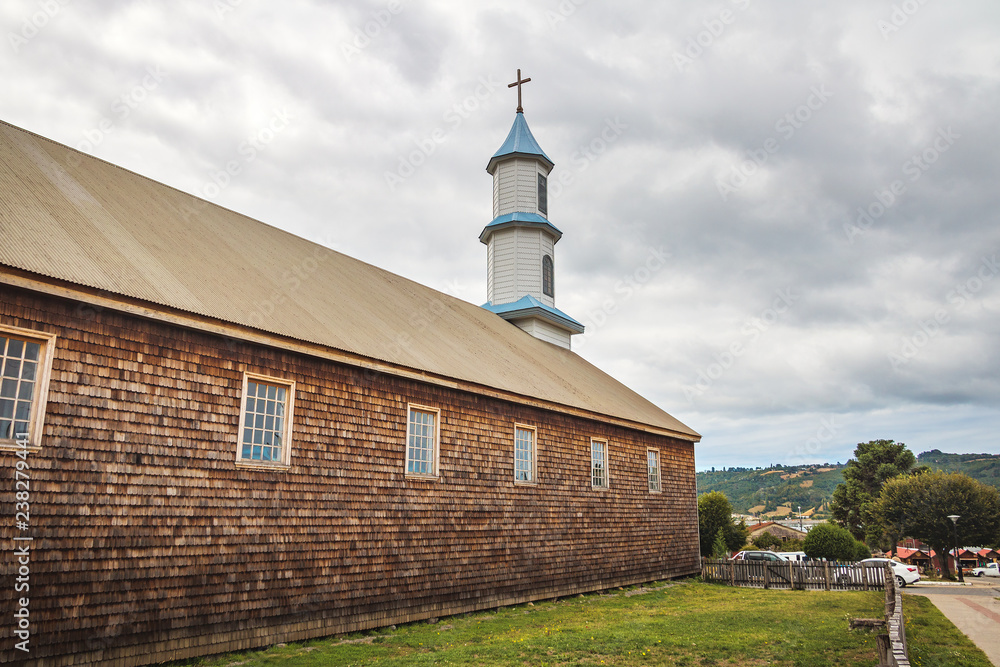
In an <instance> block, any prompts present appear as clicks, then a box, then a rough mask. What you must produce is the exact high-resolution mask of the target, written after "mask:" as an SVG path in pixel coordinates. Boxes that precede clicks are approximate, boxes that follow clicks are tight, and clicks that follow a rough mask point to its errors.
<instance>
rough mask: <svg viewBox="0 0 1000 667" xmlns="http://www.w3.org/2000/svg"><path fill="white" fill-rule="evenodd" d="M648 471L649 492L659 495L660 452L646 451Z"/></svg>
mask: <svg viewBox="0 0 1000 667" xmlns="http://www.w3.org/2000/svg"><path fill="white" fill-rule="evenodd" d="M646 469H647V471H648V476H649V490H650V491H651V492H653V493H659V492H660V491H661V490H662V489H661V486H660V452H659V451H658V450H656V449H647V450H646Z"/></svg>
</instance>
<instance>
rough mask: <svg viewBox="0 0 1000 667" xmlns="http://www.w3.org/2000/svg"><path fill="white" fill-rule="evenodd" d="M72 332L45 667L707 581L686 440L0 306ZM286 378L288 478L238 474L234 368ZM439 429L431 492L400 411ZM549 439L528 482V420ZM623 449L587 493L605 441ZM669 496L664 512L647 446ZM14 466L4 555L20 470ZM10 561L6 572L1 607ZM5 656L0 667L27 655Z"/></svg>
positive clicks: (221, 342)
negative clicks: (701, 576)
mask: <svg viewBox="0 0 1000 667" xmlns="http://www.w3.org/2000/svg"><path fill="white" fill-rule="evenodd" d="M0 322H2V323H4V324H7V325H12V326H19V327H25V328H32V329H39V330H44V331H48V332H53V333H56V334H57V335H58V339H57V349H56V351H55V360H54V363H53V369H52V377H51V384H50V390H49V400H48V407H47V415H46V419H45V430H44V440H43V446H42V449H41V450H40V451H38V452H35V453H32V454H31V455H30V458H29V461H30V464H31V475H32V481H31V484H32V497H31V511H32V515H31V516H32V527H31V531H32V532H31V534H32V535H33V537H34V542H33V545H32V563H31V568H32V569H31V590H30V599H31V615H32V616H31V618H32V628H33V634H32V638H31V654H30V656H29V657H30V658H31V659H33V660H41V659H44V660H41V662H39V664H45V665H70V664H120V665H134V664H146V663H150V662H155V661H162V660H168V659H178V658H183V657H189V656H194V655H201V654H208V653H217V652H223V651H230V650H236V649H243V648H249V647H258V646H266V645H268V644H273V643H277V642H281V641H294V640H300V639H304V638H308V637H316V636H322V635H329V634H335V633H340V632H348V631H354V630H358V629H364V628H372V627H381V626H386V625H390V624H395V623H405V622H408V621H414V620H419V619H423V618H428V617H433V616H442V615H447V614H452V613H460V612H465V611H470V610H474V609H483V608H490V607H496V606H502V605H508V604H514V603H519V602H524V601H528V600H534V599H544V598H550V597H555V596H560V595H569V594H575V593H578V592H584V591H592V590H599V589H603V588H609V587H612V586H619V585H623V584H629V583H636V582H642V581H649V580H653V579H660V578H667V577H673V576H681V575H687V574H692V573H696V572H698V570H699V563H698V556H699V554H698V534H697V505H696V490H695V476H694V453H693V446H692V445H691V444H690V443H686V442H682V441H678V440H673V439H670V438H666V437H662V436H656V435H651V434H647V433H643V432H639V431H632V430H628V429H624V428H621V427H617V426H612V425H607V424H602V423H600V422H599V421H591V420H587V419H582V418H578V417H572V416H568V415H563V414H559V413H555V412H550V411H546V410H541V409H536V408H532V407H527V406H519V405H517V404H514V403H510V402H507V401H502V400H497V399H492V398H487V397H483V396H478V395H474V394H470V393H466V392H460V391H456V390H452V389H448V388H443V387H437V386H432V385H427V384H422V383H419V382H416V381H410V380H405V379H401V378H397V377H392V376H388V375H382V374H377V373H371V372H364V371H362V370H359V369H355V368H352V367H349V366H345V365H339V364H336V363H332V362H325V361H319V360H316V359H313V358H309V357H305V356H302V355H296V354H291V353H288V352H284V351H279V350H275V349H270V348H265V347H261V346H255V345H250V344H245V343H241V342H238V341H232V340H226V339H223V338H221V337H216V336H211V335H208V334H204V333H201V332H196V331H190V330H186V329H181V328H177V327H172V326H169V325H166V324H162V323H158V322H153V321H147V320H143V319H139V318H136V317H133V316H130V315H125V314H121V313H118V312H116V311H111V310H95V309H93V308H91V307H88V306H84V305H81V304H77V303H75V302H72V301H66V300H62V299H57V298H54V297H48V296H42V295H38V294H34V293H31V292H27V291H22V290H19V289H13V288H7V287H4V288H3V291H2V292H0ZM244 371H249V372H256V373H261V374H265V375H269V376H274V377H281V378H287V379H289V380H295V382H296V383H297V384H296V397H295V415H294V423H293V442H292V453H291V468H290V469H288V470H284V471H257V470H247V469H244V468H238V467H237V466H236V465H235V456H236V440H237V423H238V420H239V416H240V390H241V386H242V380H243V372H244ZM408 402H415V403H419V404H422V405H427V406H433V407H437V408H440V410H441V450H440V472H441V478H440V480H438V481H415V480H409V479H406V478H405V476H404V456H405V442H404V441H405V434H406V405H407V403H408ZM515 421H517V422H518V423H524V424H529V425H533V426H536V427H537V434H538V435H537V439H538V442H537V446H538V477H539V481H538V484H537V485H536V486H515V485H514V484H513V481H512V478H513V472H512V471H513V424H514V422H515ZM591 437H601V438H606V439H607V440H608V443H609V444H608V447H609V453H610V456H609V470H610V488H609V489H607V490H594V489H592V488H591V478H590V439H591ZM647 447H655V448H658V449H659V450H660V455H661V467H662V477H663V492H662V493H658V494H656V493H649V492H648V490H647V479H646V449H647ZM15 460H16V459H15V456H14V454H13V453H12V452H10V451H3V452H0V462H2V463H0V512H2V515H3V518H2V520H0V541H2V543H3V544H4V545H10V544H12V542H11V538H12V537H13V534H14V532H13V519H14V495H13V493H14V472H13V470H14V462H15ZM16 569H17V566H16V563H15V562H14V558H13V557H12V555H11V550H10V549H9V548H8V547H5V548H4V551H3V553H2V556H0V572H2V574H3V579H2V581H3V582H7V583H5V584H4V585H3V586H2V587H0V605H2V608H3V609H5V610H9V609H12V608H13V602H14V599H15V598H16V597H17V596H18V595H20V594H17V593H15V592H14V587H13V584H12V583H10V582H12V581H13V574H14V572H15V571H16ZM10 623H11V621H10V615H9V614H8V615H7V617H6V620H0V626H3V627H4V629H3V630H2V632H0V635H2V636H5V637H8V639H6V640H4V642H3V645H2V650H0V662H14V661H19V660H22V659H23V658H24V657H25V655H24V654H23V653H21V652H16V651H14V650H13V648H12V644H13V642H12V640H11V639H10V636H11V634H10V630H11V629H10V628H9V627H8V626H9V624H10Z"/></svg>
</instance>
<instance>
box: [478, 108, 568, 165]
mask: <svg viewBox="0 0 1000 667" xmlns="http://www.w3.org/2000/svg"><path fill="white" fill-rule="evenodd" d="M508 155H530V156H532V157H538V158H541V159H542V160H544V161H545V162H547V163H548V165H549V169H551V168H552V167H554V166H555V162H553V161H552V160H550V159H549V156H548V155H546V154H545V151H543V150H542V147H541V146H539V145H538V142H537V141H535V135H533V134H532V133H531V130H530V129H529V128H528V121H526V120H525V119H524V113H522V112H520V111H518V112H517V113H516V114H515V115H514V124H513V125H511V126H510V132H508V133H507V138H506V139H504V142H503V145H501V146H500V148H499V149H498V150H497V152H496V153H494V154H493V157H492V158H490V161H489V163H488V164H487V165H486V171H488V172H490V173H491V174H492V173H493V166H494V165H495V164H496V163H497V161H498V160H499V159H500V158H503V157H506V156H508Z"/></svg>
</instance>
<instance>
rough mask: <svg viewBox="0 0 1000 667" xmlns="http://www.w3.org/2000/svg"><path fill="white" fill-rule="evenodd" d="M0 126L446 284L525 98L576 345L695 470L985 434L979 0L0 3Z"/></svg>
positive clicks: (994, 55) (995, 307) (991, 127)
mask: <svg viewBox="0 0 1000 667" xmlns="http://www.w3.org/2000/svg"><path fill="white" fill-rule="evenodd" d="M0 33H3V34H4V39H3V44H2V45H0V80H2V81H3V95H0V118H2V119H3V120H5V121H7V122H10V123H13V124H14V125H17V126H19V127H23V128H25V129H28V130H31V131H33V132H36V133H38V134H41V135H43V136H46V137H49V138H52V139H55V140H56V141H59V142H62V143H65V144H68V145H71V146H74V147H78V148H80V149H81V150H84V151H86V152H88V153H91V154H93V155H96V156H99V157H101V158H103V159H106V160H109V161H111V162H114V163H116V164H119V165H121V166H123V167H126V168H128V169H131V170H133V171H137V172H139V173H141V174H144V175H146V176H149V177H152V178H154V179H156V180H159V181H162V182H164V183H167V184H169V185H172V186H174V187H177V188H180V189H182V190H185V191H187V192H191V193H194V194H197V195H198V196H201V197H204V198H206V199H210V200H212V201H214V202H217V203H219V204H221V205H223V206H226V207H229V208H232V209H234V210H237V211H240V212H242V213H246V214H248V215H250V216H252V217H255V218H257V219H259V220H263V221H265V222H267V223H270V224H273V225H275V226H278V227H282V228H284V229H287V230H289V231H292V232H294V233H296V234H299V235H301V236H304V237H306V238H309V239H312V240H315V241H317V242H320V243H323V244H326V245H328V246H330V247H332V248H334V249H336V250H339V251H342V252H345V253H347V254H350V255H352V256H354V257H357V258H359V259H362V260H364V261H367V262H370V263H373V264H375V265H377V266H380V267H383V268H385V269H388V270H390V271H393V272H395V273H399V274H401V275H404V276H406V277H408V278H412V279H414V280H417V281H419V282H421V283H424V284H426V285H429V286H431V287H434V288H436V289H439V290H442V291H445V292H448V293H450V294H453V295H455V296H458V297H460V298H462V299H465V300H468V301H471V302H474V303H477V304H478V303H482V302H483V301H485V292H486V285H485V272H486V271H485V257H486V251H485V247H484V246H482V245H481V244H480V243H479V242H478V235H479V232H480V231H481V230H482V228H483V226H484V225H485V224H486V223H488V222H489V221H490V219H491V212H492V211H491V199H490V197H491V179H490V176H489V175H488V174H487V173H486V171H485V167H486V163H487V161H488V159H489V157H490V156H491V155H492V154H493V153H494V152H495V151H496V149H497V148H498V147H499V146H500V144H501V143H502V141H503V139H504V137H505V136H506V134H507V131H508V130H509V128H510V124H511V122H512V121H513V119H514V109H515V107H516V95H515V93H514V91H512V90H508V88H507V85H506V84H507V83H509V82H510V81H513V80H514V76H515V70H516V69H517V68H521V69H522V72H523V75H524V76H527V77H531V79H532V80H531V82H530V83H528V84H526V85H525V86H524V91H523V92H524V108H525V117H526V118H527V120H528V122H529V124H530V126H531V128H532V130H533V132H534V135H535V137H536V138H537V139H538V141H539V143H540V144H541V146H542V147H543V149H544V150H545V151H546V153H547V154H548V155H549V156H550V157H551V158H552V159H553V160H554V161H555V163H556V168H555V171H554V172H553V174H552V175H551V176H550V203H549V211H550V219H551V220H552V222H553V223H554V224H555V225H556V226H557V227H559V228H560V229H561V230H562V231H563V232H564V234H565V235H564V236H563V239H562V241H561V242H560V243H559V246H558V248H557V257H556V267H557V269H556V270H557V275H556V281H557V282H556V284H557V292H556V301H557V305H558V306H559V307H560V308H561V309H562V310H565V311H566V312H567V313H569V314H571V315H573V316H574V317H576V318H577V319H578V320H580V321H581V322H583V323H584V324H585V325H587V333H586V334H584V335H583V336H577V337H576V338H575V341H574V347H575V349H577V350H578V351H579V352H580V354H582V355H583V356H584V357H586V358H587V359H589V360H590V361H592V362H593V363H595V364H597V365H598V366H600V367H601V368H603V369H604V370H606V371H607V372H609V373H611V374H612V375H614V376H615V377H617V378H618V379H620V380H622V381H623V382H625V383H626V384H628V385H629V386H631V387H632V388H634V389H636V390H637V391H639V392H640V393H642V394H643V395H645V396H647V397H649V398H650V399H651V400H653V401H654V402H656V403H657V404H658V405H660V406H662V407H663V408H664V409H666V410H667V411H668V412H670V413H671V414H673V415H675V416H676V417H678V418H680V419H681V420H682V421H684V422H685V423H687V424H688V425H690V426H691V427H693V428H695V429H696V430H698V431H699V432H701V433H702V434H703V435H704V440H703V443H702V444H700V445H699V446H698V447H697V463H698V467H699V469H704V468H708V467H711V466H716V467H719V466H729V465H752V466H756V465H768V464H769V463H772V462H773V463H786V464H794V463H807V462H824V461H831V462H832V461H845V460H846V459H847V458H849V457H850V455H851V452H852V451H853V449H854V446H855V445H856V443H858V442H861V441H867V440H870V439H875V438H892V439H895V440H897V441H903V442H906V443H907V444H908V445H909V446H910V448H911V449H913V450H914V451H915V452H921V451H924V450H928V449H932V448H939V449H942V450H944V451H957V452H992V453H1000V438H998V436H997V433H998V432H1000V410H998V405H1000V373H998V370H1000V346H998V342H1000V296H998V294H1000V276H998V274H1000V265H998V264H997V258H998V255H1000V224H998V223H1000V160H998V157H997V156H998V155H1000V129H998V125H1000V5H998V4H997V3H996V1H995V0H982V1H979V2H977V1H969V2H962V3H945V2H939V1H928V0H905V1H902V2H901V1H900V0H895V2H889V1H885V2H881V1H874V2H873V1H872V0H865V1H861V0H849V1H844V2H838V3H812V2H810V3H787V2H782V3H777V2H772V3H764V2H759V1H757V0H738V1H732V2H724V1H718V2H709V3H681V2H674V1H664V0H655V1H654V0H648V1H642V0H632V1H622V0H619V1H617V2H613V3H612V2H598V1H597V0H589V1H585V0H561V1H558V0H548V1H546V0H542V1H536V2H526V1H520V0H505V1H503V2H476V3H460V2H457V1H454V0H452V1H450V2H443V1H438V2H416V1H415V0H414V1H408V0H392V1H375V2H335V1H331V2H318V1H316V2H308V1H304V0H292V1H286V2H281V3H274V2H271V3H263V2H252V1H250V0H204V1H202V2H170V3H154V2H105V1H102V2H97V1H94V2H84V1H83V0H73V1H68V0H8V1H6V2H4V3H2V4H0Z"/></svg>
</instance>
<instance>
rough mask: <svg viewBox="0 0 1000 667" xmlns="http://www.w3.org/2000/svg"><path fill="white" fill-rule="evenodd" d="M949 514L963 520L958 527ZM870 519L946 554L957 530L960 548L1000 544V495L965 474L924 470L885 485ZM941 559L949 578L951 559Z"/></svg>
mask: <svg viewBox="0 0 1000 667" xmlns="http://www.w3.org/2000/svg"><path fill="white" fill-rule="evenodd" d="M949 514H957V515H959V517H960V518H959V519H958V523H957V524H955V525H954V526H953V525H952V522H951V520H950V519H949V518H948V515H949ZM869 517H870V520H871V521H872V522H873V523H877V524H878V525H879V526H880V527H881V528H882V529H883V530H886V531H895V532H897V533H898V534H899V535H900V536H908V537H915V538H917V539H918V540H921V541H923V542H926V543H927V544H929V545H931V548H933V549H934V551H936V552H937V553H938V554H939V555H940V556H944V554H946V553H948V552H949V551H951V549H952V548H953V547H954V541H955V539H954V532H953V531H955V530H957V532H958V544H959V546H960V547H961V546H962V545H970V544H979V545H988V544H994V543H995V542H996V540H997V534H998V532H1000V492H998V491H997V490H996V489H995V488H993V487H992V486H987V485H985V484H983V483H982V482H978V481H976V480H974V479H972V478H971V477H969V476H968V475H963V474H962V473H944V472H941V471H934V472H923V473H921V474H918V475H913V476H910V477H899V478H896V479H892V480H889V481H888V482H886V484H885V486H883V487H882V491H881V493H880V494H879V497H878V498H877V499H876V501H875V502H873V503H872V506H871V508H870V510H869ZM940 560H941V569H942V574H943V575H945V576H951V575H950V572H949V566H948V558H947V557H942V558H940Z"/></svg>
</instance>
